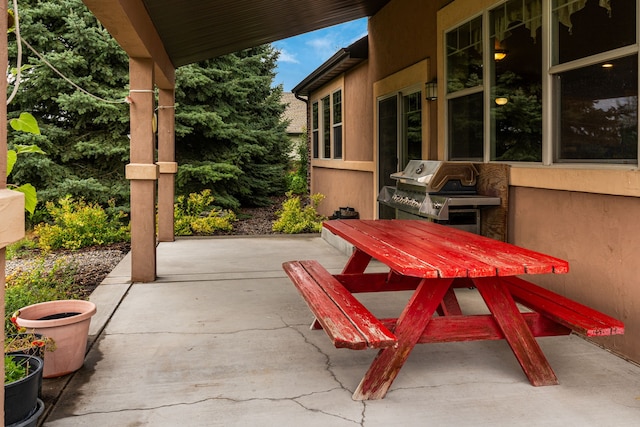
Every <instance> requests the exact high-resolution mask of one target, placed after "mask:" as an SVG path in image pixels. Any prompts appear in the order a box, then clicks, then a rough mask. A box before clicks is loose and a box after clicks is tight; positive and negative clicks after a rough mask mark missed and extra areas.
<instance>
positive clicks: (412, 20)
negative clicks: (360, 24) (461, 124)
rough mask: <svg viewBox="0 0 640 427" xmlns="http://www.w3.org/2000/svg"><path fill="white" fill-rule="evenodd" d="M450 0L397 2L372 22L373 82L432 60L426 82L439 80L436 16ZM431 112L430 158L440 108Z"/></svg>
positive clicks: (435, 136) (370, 53) (434, 147)
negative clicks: (441, 7) (436, 78)
mask: <svg viewBox="0 0 640 427" xmlns="http://www.w3.org/2000/svg"><path fill="white" fill-rule="evenodd" d="M444 3H446V1H421V0H395V1H391V2H390V3H389V4H387V6H385V7H384V8H383V9H382V10H381V11H380V12H378V13H377V14H376V15H375V16H373V17H371V19H370V20H369V64H370V65H369V66H370V75H371V80H372V81H373V82H376V81H379V80H382V79H384V78H385V77H388V76H390V75H391V74H393V73H396V72H398V71H400V70H403V69H405V68H407V67H409V66H411V65H414V64H416V63H418V62H420V61H423V60H426V59H428V60H429V63H430V66H429V70H428V72H427V73H426V74H425V76H424V83H426V82H428V81H430V80H432V79H434V78H435V77H436V71H437V68H436V64H437V55H436V54H437V48H436V46H437V45H436V39H437V37H436V26H435V25H434V23H435V21H436V13H437V11H438V9H439V8H440V6H441V5H442V4H444ZM430 107H431V108H430V110H429V123H431V124H432V125H431V126H430V127H429V136H428V144H429V149H428V153H429V155H428V157H429V158H430V159H435V158H436V157H435V154H436V152H437V150H436V147H437V127H436V126H435V123H436V121H437V108H436V103H435V102H432V103H431V105H430Z"/></svg>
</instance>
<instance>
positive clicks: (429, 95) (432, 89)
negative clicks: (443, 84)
mask: <svg viewBox="0 0 640 427" xmlns="http://www.w3.org/2000/svg"><path fill="white" fill-rule="evenodd" d="M424 91H425V94H426V99H427V101H435V100H436V99H438V82H437V80H436V79H433V80H431V81H430V82H427V83H426V84H425V85H424Z"/></svg>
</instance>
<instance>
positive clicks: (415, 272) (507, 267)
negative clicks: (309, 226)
mask: <svg viewBox="0 0 640 427" xmlns="http://www.w3.org/2000/svg"><path fill="white" fill-rule="evenodd" d="M323 227H325V228H326V229H327V230H329V231H331V232H332V233H334V234H336V235H338V236H340V237H342V238H343V239H345V240H346V241H348V242H349V243H351V244H353V245H354V246H355V247H356V248H357V250H359V251H362V252H364V253H366V254H367V255H369V256H371V257H372V258H375V259H377V260H378V261H381V262H383V263H384V264H386V265H388V266H389V267H390V268H391V269H392V270H393V271H396V272H398V273H400V274H402V275H405V276H414V277H420V278H458V277H470V278H474V277H491V276H514V275H519V274H545V273H567V272H568V271H569V263H568V262H567V261H564V260H562V259H559V258H555V257H552V256H549V255H545V254H542V253H540V252H536V251H532V250H529V249H525V248H521V247H519V246H515V245H512V244H509V243H505V242H501V241H498V240H494V239H490V238H487V237H483V236H480V235H477V234H473V233H469V232H467V231H463V230H459V229H455V228H452V227H446V226H443V225H440V224H436V223H433V222H429V221H421V220H356V219H349V220H330V221H325V222H324V224H323Z"/></svg>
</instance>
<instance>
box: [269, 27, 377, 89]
mask: <svg viewBox="0 0 640 427" xmlns="http://www.w3.org/2000/svg"><path fill="white" fill-rule="evenodd" d="M366 34H367V18H362V19H358V20H355V21H351V22H347V23H344V24H340V25H335V26H333V27H328V28H324V29H322V30H317V31H312V32H310V33H306V34H301V35H299V36H295V37H291V38H288V39H284V40H280V41H277V42H274V43H273V46H274V47H275V48H276V49H278V50H279V51H280V58H279V59H278V67H277V69H276V72H277V73H278V74H277V76H276V78H275V81H274V83H275V84H276V85H277V84H282V85H283V88H284V91H285V92H291V89H293V88H294V86H296V85H297V84H298V83H300V82H301V81H302V80H303V79H304V78H305V77H307V76H308V75H309V74H311V72H312V71H313V70H315V69H316V68H318V67H319V66H320V65H322V63H323V62H325V61H326V60H327V59H329V58H331V56H333V54H334V53H336V52H337V51H338V50H339V49H341V48H343V47H347V46H349V45H350V44H351V43H353V42H354V41H356V40H358V39H360V38H362V37H363V36H365V35H366Z"/></svg>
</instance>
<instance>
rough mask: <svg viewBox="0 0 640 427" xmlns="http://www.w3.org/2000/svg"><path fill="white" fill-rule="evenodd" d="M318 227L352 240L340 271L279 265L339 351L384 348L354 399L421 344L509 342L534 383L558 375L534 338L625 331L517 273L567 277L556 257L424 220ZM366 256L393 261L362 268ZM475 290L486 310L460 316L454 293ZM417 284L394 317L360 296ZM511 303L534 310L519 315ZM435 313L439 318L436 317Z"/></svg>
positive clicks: (383, 383) (380, 386) (380, 384)
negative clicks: (381, 315)
mask: <svg viewBox="0 0 640 427" xmlns="http://www.w3.org/2000/svg"><path fill="white" fill-rule="evenodd" d="M324 227H325V228H326V229H327V230H329V231H331V232H332V233H334V234H336V235H338V236H340V237H342V238H343V239H344V240H346V241H347V242H349V243H351V244H352V245H353V246H354V248H355V249H354V252H353V254H352V255H351V257H350V258H349V260H348V262H347V264H346V266H345V267H344V269H343V270H342V273H341V274H336V275H332V274H330V273H329V272H328V271H327V270H325V269H324V268H323V267H322V266H321V265H320V264H319V263H318V262H317V261H289V262H285V263H284V264H283V267H284V269H285V271H286V272H287V274H288V275H289V277H290V278H291V280H292V281H293V283H294V284H295V286H296V287H297V288H298V290H299V291H300V293H301V295H302V296H303V298H304V299H305V301H306V303H307V305H308V306H309V308H310V309H311V311H312V312H313V314H314V315H315V318H316V321H315V322H314V325H313V326H314V327H315V328H320V327H322V328H323V329H324V330H325V332H326V333H327V334H328V335H329V337H330V338H331V339H332V341H333V343H334V345H335V346H336V347H344V348H351V349H366V348H376V349H380V351H379V353H378V355H377V357H376V358H375V359H374V361H373V362H372V364H371V366H370V367H369V370H368V371H367V373H366V374H365V375H364V378H363V379H362V381H361V382H360V385H359V386H358V388H357V389H356V390H355V392H354V394H353V398H354V399H356V400H364V399H381V398H383V397H384V396H385V394H386V392H387V390H388V389H389V387H390V386H391V384H392V382H393V380H394V379H395V377H396V376H397V375H398V373H399V371H400V369H401V368H402V366H403V364H404V363H405V361H406V359H407V357H408V356H409V353H410V352H411V350H412V349H413V347H414V346H415V345H416V344H418V343H433V342H453V341H471V340H488V339H505V340H506V341H507V343H508V344H509V346H510V347H511V349H512V351H513V353H514V355H515V356H516V358H517V360H518V362H519V363H520V366H521V367H522V369H523V371H524V373H525V374H526V376H527V377H528V379H529V381H530V382H531V384H533V385H535V386H542V385H553V384H557V383H558V380H557V378H556V375H555V374H554V372H553V370H552V369H551V366H550V365H549V362H548V361H547V359H546V358H545V356H544V354H543V353H542V350H541V348H540V346H539V345H538V343H537V342H536V340H535V337H537V336H551V335H563V334H564V335H566V334H569V333H571V332H572V331H575V332H578V333H581V334H583V335H586V336H594V335H611V334H621V333H623V332H624V325H623V324H622V322H620V321H618V320H616V319H614V318H612V317H609V316H607V315H605V314H603V313H600V312H598V311H596V310H593V309H591V308H589V307H586V306H584V305H581V304H579V303H577V302H575V301H572V300H569V299H567V298H565V297H563V296H561V295H558V294H555V293H553V292H551V291H548V290H546V289H544V288H541V287H539V286H536V285H534V284H532V283H530V282H528V281H525V280H524V279H521V278H519V277H517V275H521V274H547V273H556V274H557V273H560V274H562V273H567V272H568V271H569V265H568V263H567V262H566V261H563V260H561V259H558V258H554V257H552V256H548V255H545V254H542V253H539V252H534V251H531V250H528V249H524V248H521V247H518V246H515V245H512V244H508V243H504V242H500V241H497V240H493V239H489V238H486V237H482V236H479V235H476V234H472V233H469V232H466V231H462V230H458V229H454V228H451V227H445V226H442V225H438V224H434V223H431V222H428V221H420V220H333V221H327V222H325V223H324ZM371 259H376V260H378V261H380V262H382V263H383V264H385V265H387V266H388V267H389V271H388V272H386V273H365V270H366V268H367V266H368V265H369V262H370V261H371ZM455 287H475V288H477V290H478V291H479V292H480V295H481V296H482V298H483V299H484V301H485V303H486V305H487V307H488V308H489V311H490V312H491V314H488V315H477V314H476V315H464V314H463V313H462V310H461V308H460V306H459V304H458V301H457V299H456V296H455V293H454V291H453V289H454V288H455ZM400 290H415V291H414V293H413V295H412V296H411V298H410V299H409V301H408V302H407V305H406V306H405V307H404V309H403V311H402V313H401V314H400V316H399V317H398V318H397V319H378V318H376V317H375V316H374V315H373V314H372V313H371V312H370V311H369V310H368V309H367V308H366V307H364V306H363V305H362V304H361V303H360V302H359V301H358V300H357V299H356V298H355V297H354V296H353V294H354V293H359V292H380V291H400ZM516 302H518V303H521V304H523V305H524V306H527V308H529V309H530V310H532V311H527V312H524V313H521V312H520V309H519V308H518V306H517V305H516ZM436 312H437V314H438V316H435V314H436Z"/></svg>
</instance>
